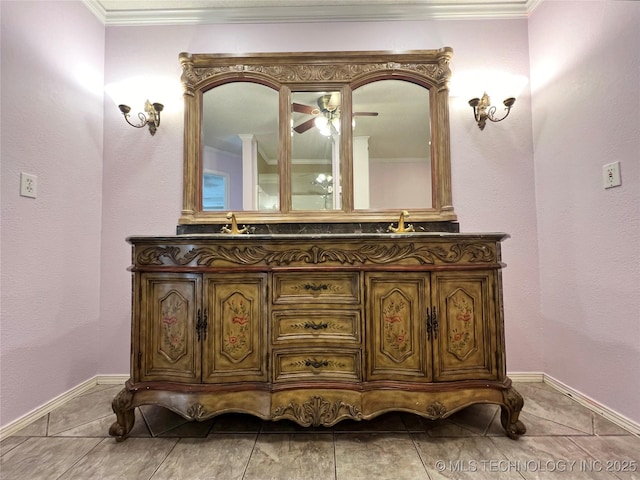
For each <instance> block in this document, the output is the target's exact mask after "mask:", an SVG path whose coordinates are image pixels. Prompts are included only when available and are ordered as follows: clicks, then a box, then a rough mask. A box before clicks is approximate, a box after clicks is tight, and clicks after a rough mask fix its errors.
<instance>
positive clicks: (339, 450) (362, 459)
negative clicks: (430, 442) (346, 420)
mask: <svg viewBox="0 0 640 480" xmlns="http://www.w3.org/2000/svg"><path fill="white" fill-rule="evenodd" d="M334 438H335V452H336V478H337V480H360V479H361V480H371V479H375V480H422V479H428V478H429V477H428V475H427V471H426V469H425V467H424V465H423V464H422V460H421V459H420V455H419V454H418V450H417V449H416V446H415V445H414V443H413V440H412V439H411V436H410V435H409V433H393V432H389V433H365V432H359V433H336V434H335V437H334Z"/></svg>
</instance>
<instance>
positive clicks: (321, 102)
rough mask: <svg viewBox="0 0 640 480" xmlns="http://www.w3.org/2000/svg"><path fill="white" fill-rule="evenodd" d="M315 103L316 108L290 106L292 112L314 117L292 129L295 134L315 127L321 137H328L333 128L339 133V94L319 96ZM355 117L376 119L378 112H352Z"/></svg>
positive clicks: (299, 105) (301, 105)
mask: <svg viewBox="0 0 640 480" xmlns="http://www.w3.org/2000/svg"><path fill="white" fill-rule="evenodd" d="M317 103H318V106H317V107H312V106H311V105H304V104H301V103H295V102H294V103H293V104H292V105H291V109H292V111H294V112H298V113H304V114H306V115H313V116H314V118H310V119H309V120H306V121H305V122H302V123H301V124H300V125H298V126H296V127H293V130H294V131H295V132H297V133H304V132H306V131H308V130H310V129H311V128H313V127H316V128H318V129H319V130H320V133H322V134H323V135H330V134H331V132H332V127H333V129H334V130H335V131H336V133H340V92H333V93H331V94H327V95H321V96H320V97H319V98H318V102H317ZM356 115H361V116H368V117H377V116H378V112H354V113H353V116H354V117H355V116H356Z"/></svg>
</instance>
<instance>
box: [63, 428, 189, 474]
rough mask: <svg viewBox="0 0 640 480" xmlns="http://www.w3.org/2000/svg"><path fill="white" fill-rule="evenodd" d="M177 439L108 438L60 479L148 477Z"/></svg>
mask: <svg viewBox="0 0 640 480" xmlns="http://www.w3.org/2000/svg"><path fill="white" fill-rule="evenodd" d="M84 440H86V439H84ZM177 442H178V439H171V438H128V439H127V440H125V441H124V442H116V441H115V440H114V439H112V438H105V439H103V440H101V441H100V444H99V445H97V446H96V447H95V448H94V449H93V450H91V451H90V452H89V453H88V454H86V455H85V456H83V457H82V459H81V460H80V461H79V462H78V463H76V464H75V465H74V466H73V468H72V469H70V470H69V471H67V472H66V473H65V474H64V475H63V476H62V477H60V479H59V480H88V479H98V478H99V479H100V480H112V479H113V480H116V479H117V480H142V479H145V480H146V479H148V478H151V475H153V473H154V472H155V471H156V470H157V469H158V467H159V466H160V465H161V464H162V462H163V461H164V459H165V458H166V457H167V455H169V452H171V450H172V449H173V448H174V446H175V445H176V443H177ZM54 478H57V477H54Z"/></svg>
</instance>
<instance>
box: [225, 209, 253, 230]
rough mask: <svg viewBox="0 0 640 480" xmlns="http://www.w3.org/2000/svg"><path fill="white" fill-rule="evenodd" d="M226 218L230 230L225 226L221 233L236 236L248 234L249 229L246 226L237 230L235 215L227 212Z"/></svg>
mask: <svg viewBox="0 0 640 480" xmlns="http://www.w3.org/2000/svg"><path fill="white" fill-rule="evenodd" d="M227 218H228V219H230V220H231V228H229V227H227V226H226V225H225V226H224V227H222V232H223V233H230V234H232V235H238V234H241V233H248V232H249V227H247V226H246V225H245V226H243V227H242V228H238V222H237V221H236V215H235V213H233V212H229V213H227Z"/></svg>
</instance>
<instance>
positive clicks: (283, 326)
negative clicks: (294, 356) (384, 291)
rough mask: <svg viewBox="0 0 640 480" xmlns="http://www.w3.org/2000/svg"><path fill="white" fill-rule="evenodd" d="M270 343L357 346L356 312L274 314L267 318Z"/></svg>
mask: <svg viewBox="0 0 640 480" xmlns="http://www.w3.org/2000/svg"><path fill="white" fill-rule="evenodd" d="M271 331H272V333H273V337H272V338H273V342H274V343H278V342H290V341H295V340H302V341H310V342H313V341H323V340H328V341H333V342H335V341H343V342H356V343H359V342H360V311H359V310H340V309H333V310H319V311H316V310H309V311H305V310H301V309H296V310H295V311H288V310H283V311H277V310H276V311H274V312H273V313H272V316H271Z"/></svg>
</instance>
